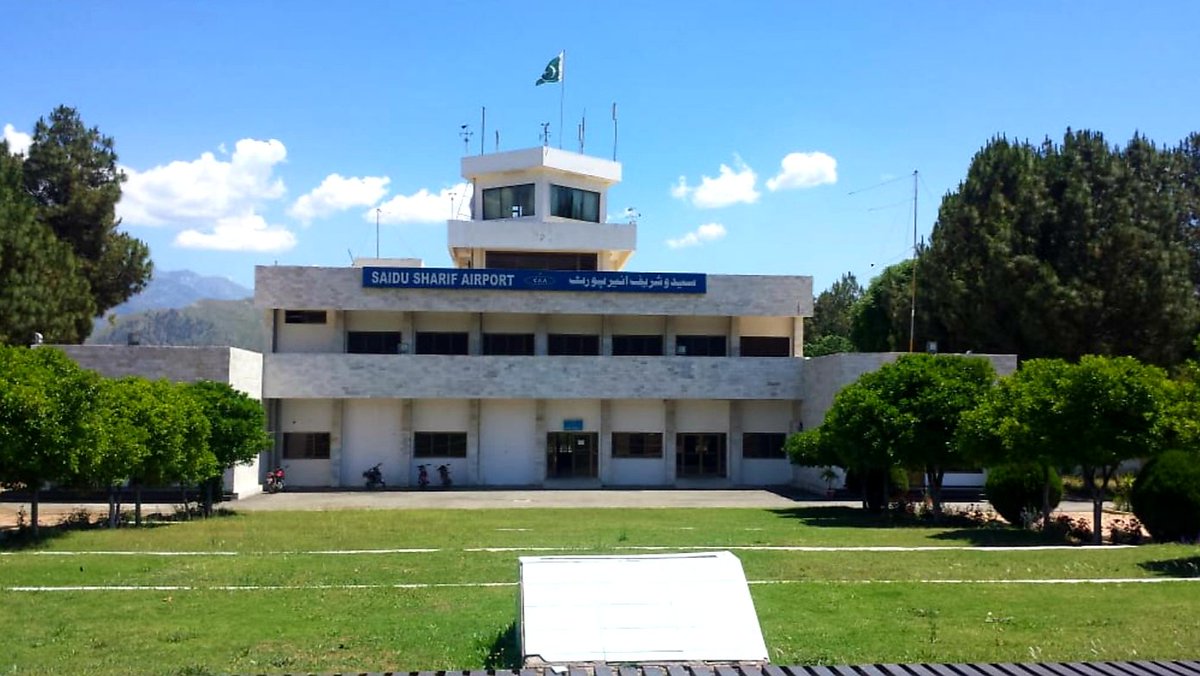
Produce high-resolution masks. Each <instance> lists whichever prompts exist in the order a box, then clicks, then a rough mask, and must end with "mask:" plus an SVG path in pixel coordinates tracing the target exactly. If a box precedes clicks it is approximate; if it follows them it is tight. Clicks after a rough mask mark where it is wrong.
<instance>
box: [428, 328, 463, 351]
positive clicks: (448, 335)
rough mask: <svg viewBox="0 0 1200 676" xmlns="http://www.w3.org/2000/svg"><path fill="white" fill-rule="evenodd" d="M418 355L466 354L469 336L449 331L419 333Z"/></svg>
mask: <svg viewBox="0 0 1200 676" xmlns="http://www.w3.org/2000/svg"><path fill="white" fill-rule="evenodd" d="M416 353H417V354H466V353H467V334H466V333H459V332H447V331H422V332H419V333H417V345H416Z"/></svg>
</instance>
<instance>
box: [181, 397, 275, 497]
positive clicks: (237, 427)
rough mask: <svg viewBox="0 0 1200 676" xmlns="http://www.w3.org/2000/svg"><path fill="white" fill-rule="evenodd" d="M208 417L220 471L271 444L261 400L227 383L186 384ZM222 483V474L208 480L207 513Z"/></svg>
mask: <svg viewBox="0 0 1200 676" xmlns="http://www.w3.org/2000/svg"><path fill="white" fill-rule="evenodd" d="M186 390H187V392H188V394H189V395H190V396H191V397H192V398H193V399H194V400H195V401H197V402H198V403H199V404H200V406H201V408H202V409H203V411H204V415H205V417H206V418H207V419H208V425H209V432H208V440H207V441H208V449H209V451H211V452H212V454H213V457H214V459H215V461H216V467H217V470H218V472H219V471H221V470H224V469H226V468H229V467H233V466H234V465H237V464H244V463H248V462H253V461H254V459H255V458H257V457H258V454H259V453H261V452H262V451H264V450H266V449H268V448H270V447H271V437H270V435H269V434H267V426H266V412H265V411H264V410H263V407H262V403H261V402H259V401H257V400H255V399H252V398H250V397H249V396H248V395H246V394H245V393H244V392H239V391H237V390H235V389H233V387H231V386H230V385H228V384H226V383H219V382H215V381H211V380H203V381H200V382H197V383H192V384H190V385H187V386H186ZM214 483H216V484H217V485H219V483H220V476H219V474H218V475H216V476H214V477H212V478H211V479H210V480H208V481H205V488H206V492H205V513H208V512H210V511H211V508H212V489H213V488H214V485H213V484H214Z"/></svg>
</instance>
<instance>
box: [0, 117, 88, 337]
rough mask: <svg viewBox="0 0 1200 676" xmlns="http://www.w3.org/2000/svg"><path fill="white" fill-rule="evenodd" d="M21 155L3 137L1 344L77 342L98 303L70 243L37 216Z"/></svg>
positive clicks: (0, 173) (0, 161) (0, 162)
mask: <svg viewBox="0 0 1200 676" xmlns="http://www.w3.org/2000/svg"><path fill="white" fill-rule="evenodd" d="M21 176H22V175H21V159H20V158H19V157H17V156H15V155H12V154H10V153H9V152H8V144H7V143H6V142H4V141H0V224H2V226H0V344H5V345H29V344H31V343H32V342H33V339H34V334H35V333H40V334H42V336H43V337H44V338H45V339H46V340H47V341H49V342H72V339H73V338H75V337H76V336H79V335H81V334H82V335H87V334H86V331H88V330H90V328H91V323H92V317H93V316H94V315H95V314H96V313H95V306H94V304H93V302H92V298H91V295H90V292H89V290H88V283H87V280H86V279H85V278H84V277H83V276H82V274H81V273H80V271H79V265H78V262H77V261H76V259H75V255H74V254H73V253H72V252H71V247H70V246H69V245H67V244H65V243H63V242H60V241H59V240H58V239H57V238H56V237H55V236H54V233H53V232H52V231H51V230H50V229H49V228H48V227H46V226H45V225H43V224H41V223H39V222H38V220H37V211H36V208H35V205H34V203H33V201H32V200H31V199H30V198H29V196H28V195H26V194H25V189H24V187H23V186H22V182H21V181H22V178H21Z"/></svg>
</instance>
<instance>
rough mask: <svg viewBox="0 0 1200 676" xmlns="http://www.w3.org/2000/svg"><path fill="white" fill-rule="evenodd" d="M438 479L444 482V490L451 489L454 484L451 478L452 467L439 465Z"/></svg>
mask: <svg viewBox="0 0 1200 676" xmlns="http://www.w3.org/2000/svg"><path fill="white" fill-rule="evenodd" d="M437 469H438V479H440V480H441V482H442V488H449V487H450V486H452V485H453V484H454V481H453V480H452V479H451V478H450V465H438V468H437Z"/></svg>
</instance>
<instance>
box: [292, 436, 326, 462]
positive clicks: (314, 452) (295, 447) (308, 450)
mask: <svg viewBox="0 0 1200 676" xmlns="http://www.w3.org/2000/svg"><path fill="white" fill-rule="evenodd" d="M283 459H284V460H328V459H329V432H284V433H283Z"/></svg>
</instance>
